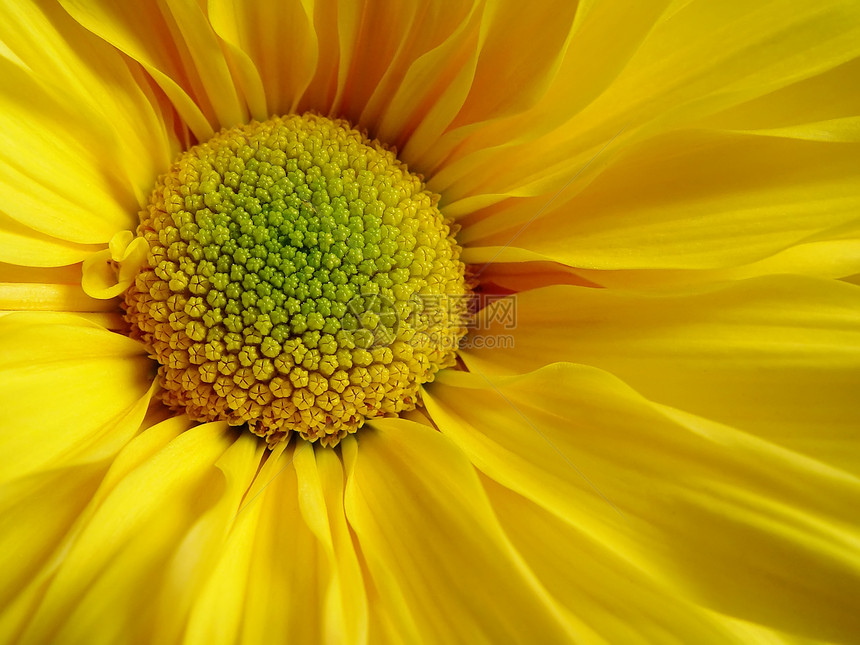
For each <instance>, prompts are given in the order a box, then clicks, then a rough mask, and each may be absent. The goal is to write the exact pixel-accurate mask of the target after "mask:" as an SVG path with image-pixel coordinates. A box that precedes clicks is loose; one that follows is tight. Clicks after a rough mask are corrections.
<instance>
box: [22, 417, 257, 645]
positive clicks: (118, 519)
mask: <svg viewBox="0 0 860 645" xmlns="http://www.w3.org/2000/svg"><path fill="white" fill-rule="evenodd" d="M144 436H145V434H144V435H142V436H141V439H142V438H143V437H144ZM255 443H256V442H254V441H253V440H252V439H251V438H250V437H248V441H243V440H239V441H238V442H234V436H231V433H229V432H225V427H224V425H223V424H209V425H204V426H198V427H196V428H192V429H190V430H188V431H186V432H184V433H182V434H181V435H179V436H178V437H176V438H175V439H173V440H172V441H170V443H168V444H167V445H166V446H163V447H161V448H160V449H158V450H157V452H156V453H155V454H154V455H152V456H149V457H148V458H146V459H145V460H144V461H142V462H141V463H139V464H138V465H137V466H136V467H134V468H133V470H131V471H130V472H128V473H126V474H125V476H124V477H122V478H121V479H120V480H119V481H116V482H115V483H114V484H113V485H112V486H111V488H110V489H109V490H108V491H106V492H105V494H103V495H97V497H96V498H95V499H94V500H93V502H92V503H91V507H90V508H89V509H88V513H87V515H86V516H85V518H84V521H83V522H82V526H81V527H80V530H79V531H77V532H76V534H75V535H74V536H72V539H71V540H70V543H69V544H68V545H67V546H66V548H65V549H64V551H63V553H62V554H60V557H59V558H58V560H57V561H56V563H55V564H54V571H52V572H50V575H49V578H48V583H47V587H46V589H45V591H44V596H43V598H42V599H41V602H40V603H39V606H38V608H37V609H36V611H35V612H34V613H33V615H32V619H31V621H30V622H29V624H28V625H27V627H26V629H25V631H24V633H23V635H22V638H21V642H23V643H40V642H46V641H53V642H81V641H89V642H91V640H92V638H93V637H95V638H97V639H99V641H100V642H117V641H119V640H122V639H123V638H127V637H128V635H129V634H135V635H139V637H140V639H141V640H150V639H148V638H147V635H148V634H151V633H152V632H153V631H155V630H157V629H159V628H164V627H165V623H167V624H170V621H169V620H167V619H163V618H162V617H161V616H159V614H158V613H157V612H155V609H156V608H157V606H158V603H160V602H164V601H165V600H167V599H168V598H172V599H173V600H174V604H173V606H172V607H171V609H172V610H174V611H175V612H176V614H181V613H182V612H183V609H184V607H185V605H186V604H187V599H185V598H184V597H183V595H182V594H183V592H185V593H187V592H189V591H193V590H195V589H196V588H197V587H196V585H195V584H194V583H195V582H196V581H197V580H199V579H200V578H203V579H205V577H206V576H208V575H210V574H211V573H212V569H211V567H210V565H211V558H212V556H213V554H215V553H217V552H218V550H219V547H220V543H222V542H223V540H224V534H225V532H226V531H225V529H226V527H227V526H229V524H230V522H232V519H233V517H234V516H235V512H236V509H237V508H238V504H239V502H240V500H241V494H242V493H243V492H244V490H245V488H244V487H247V485H248V484H249V483H250V478H251V477H253V473H254V471H255V468H256V466H255V464H254V462H253V459H254V453H255V448H254V444H255ZM131 447H132V446H130V448H131ZM249 448H250V449H249ZM222 469H223V472H222ZM106 484H107V482H106ZM243 486H244V487H243ZM200 558H202V559H203V560H204V562H202V563H201V562H200V561H199V559H200ZM50 568H51V567H50V563H49V566H48V569H49V571H50ZM177 588H178V589H179V591H178V592H177ZM176 614H174V616H175V615H176ZM150 642H154V641H152V640H150Z"/></svg>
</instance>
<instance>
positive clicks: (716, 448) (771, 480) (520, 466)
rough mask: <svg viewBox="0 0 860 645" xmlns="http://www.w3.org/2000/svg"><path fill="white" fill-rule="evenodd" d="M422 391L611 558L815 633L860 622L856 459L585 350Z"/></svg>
mask: <svg viewBox="0 0 860 645" xmlns="http://www.w3.org/2000/svg"><path fill="white" fill-rule="evenodd" d="M426 401H427V405H428V410H429V412H430V414H431V416H432V417H433V418H434V420H435V421H436V423H437V424H438V425H439V427H440V429H441V431H442V432H443V434H445V435H446V436H448V437H449V438H451V439H452V440H453V441H454V442H455V443H456V444H457V445H458V446H459V447H460V448H461V449H462V450H464V451H465V452H466V453H467V454H468V455H469V457H470V459H471V460H472V461H473V462H474V463H475V464H476V466H477V467H478V468H479V469H480V470H482V471H483V472H484V473H485V474H486V475H487V476H488V477H490V478H492V479H494V480H496V481H497V482H499V483H500V484H502V485H503V486H505V487H507V488H511V489H512V490H515V491H517V492H518V493H520V494H521V495H523V496H525V497H526V498H528V499H530V500H532V501H533V502H535V503H537V504H539V505H540V506H542V507H543V508H545V509H546V510H547V511H549V512H551V513H553V514H554V515H556V516H557V517H558V518H559V519H561V520H562V521H564V522H566V523H567V524H569V525H570V526H571V527H573V529H574V530H576V531H577V532H578V533H579V536H580V539H582V540H584V541H586V542H589V543H590V546H589V548H590V549H591V550H595V551H596V552H598V553H599V552H600V551H601V550H602V549H606V550H609V551H610V553H609V554H604V555H603V556H602V559H603V560H604V561H606V560H609V561H610V562H611V561H612V560H614V559H615V558H616V557H617V558H620V560H621V563H623V564H624V565H626V568H629V569H631V571H630V575H631V576H632V577H633V579H634V580H635V579H636V578H637V577H638V576H642V577H643V578H644V579H645V580H646V581H651V583H653V584H655V585H657V586H658V588H660V589H662V591H663V593H667V594H669V595H670V596H673V597H680V598H686V599H688V600H689V601H691V602H694V603H696V604H700V605H702V606H704V607H708V608H710V609H713V610H715V611H720V612H725V613H727V614H730V615H733V616H736V617H739V618H741V619H744V620H749V621H752V622H757V623H760V624H763V625H767V626H770V627H773V628H775V629H778V630H784V631H787V632H794V633H798V634H801V635H803V636H808V637H811V638H818V639H821V640H831V639H832V640H835V641H841V640H844V639H846V638H849V637H850V635H851V634H852V633H856V630H857V629H858V627H860V623H858V619H857V615H856V612H854V611H853V598H854V597H855V596H856V594H857V592H858V590H860V533H858V530H857V526H856V522H855V521H854V520H855V519H856V517H855V510H854V509H855V508H856V506H857V502H858V501H860V500H858V498H860V479H858V477H857V476H856V474H848V473H846V472H843V471H840V470H838V469H836V468H833V467H832V466H830V465H827V464H823V463H820V462H816V461H814V460H811V459H808V458H806V457H802V456H800V455H797V454H795V453H792V452H790V451H787V450H784V449H782V448H780V447H777V446H775V445H773V444H770V443H768V442H766V441H763V440H761V439H758V438H756V437H753V436H751V435H748V434H745V433H743V432H739V431H737V430H733V429H731V428H728V427H726V426H721V425H719V424H716V423H713V422H709V421H705V420H703V419H701V418H698V417H694V416H692V415H688V414H684V413H679V412H677V411H675V410H673V409H671V408H666V407H663V406H660V405H656V404H654V403H651V402H650V401H648V400H646V399H645V398H643V397H642V396H641V395H639V394H637V393H636V392H634V391H633V390H632V389H631V388H629V387H628V386H626V385H625V384H624V383H622V382H621V381H620V380H618V379H617V378H615V377H612V376H611V375H609V374H607V373H605V372H602V371H601V370H598V369H596V368H591V367H585V366H581V365H572V364H561V363H559V364H555V365H552V366H550V367H546V368H543V369H541V370H539V371H537V372H533V373H530V374H527V375H524V376H519V377H507V378H496V377H487V376H485V375H482V374H478V373H473V374H466V373H454V372H444V373H442V374H441V375H439V377H438V378H437V382H436V383H434V384H433V385H432V386H430V387H429V388H428V397H427V398H426ZM810 428H813V429H810V430H809V432H810V433H814V426H810ZM616 561H617V560H616ZM576 562H577V561H576V560H573V561H571V564H570V566H571V568H570V570H568V571H567V572H566V573H567V575H568V576H569V578H570V580H571V581H575V580H578V579H579V573H578V571H577V567H576ZM592 562H593V561H591V560H590V561H589V562H588V563H587V564H582V565H580V567H587V566H589V564H591V563H592ZM621 568H622V570H623V569H624V568H625V567H621ZM544 571H545V570H544ZM556 573H557V574H558V575H561V574H562V572H560V571H557V572H556ZM582 575H588V574H587V573H583V574H582ZM598 577H600V576H598ZM595 584H599V583H598V582H595ZM558 585H559V583H555V584H552V585H551V586H552V588H554V589H556V590H558V589H559V586H558ZM614 586H615V585H611V584H610V586H609V588H608V589H607V590H606V591H605V592H603V593H604V597H605V598H607V599H608V598H612V591H613V587H614ZM636 592H637V589H636V588H635V584H634V589H630V590H628V593H630V594H633V593H636ZM593 593H594V594H595V595H598V596H599V594H600V591H599V590H595V591H593ZM642 602H647V601H642ZM616 607H617V605H616ZM641 607H642V605H640V609H641ZM617 611H620V612H623V609H617ZM652 615H653V610H652ZM690 618H692V616H691V617H690ZM701 618H702V619H704V618H705V616H702V617H701ZM620 619H621V620H623V614H622V616H621V617H620ZM706 622H707V621H706ZM693 625H694V621H691V622H690V623H688V624H687V626H682V625H681V624H680V623H676V629H677V630H683V631H686V630H687V629H693V630H695V627H694V626H693ZM723 631H731V630H723V629H721V627H720V623H719V621H714V622H713V631H712V632H709V631H708V629H703V630H702V634H701V635H700V636H699V637H696V638H693V639H692V641H693V642H701V641H706V639H708V638H709V639H710V640H711V641H714V642H726V641H728V642H732V641H731V640H729V639H727V638H726V637H725V636H723V635H721V634H722V632H723ZM688 633H695V632H694V631H693V632H688ZM679 637H680V639H681V640H682V641H686V642H690V639H688V638H685V637H683V636H680V633H679ZM734 640H735V642H744V640H743V639H737V638H736V639H734Z"/></svg>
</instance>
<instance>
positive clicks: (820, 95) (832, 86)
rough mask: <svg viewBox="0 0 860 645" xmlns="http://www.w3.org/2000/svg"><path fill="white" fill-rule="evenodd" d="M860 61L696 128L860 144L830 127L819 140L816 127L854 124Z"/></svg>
mask: <svg viewBox="0 0 860 645" xmlns="http://www.w3.org/2000/svg"><path fill="white" fill-rule="evenodd" d="M858 74H860V58H854V59H853V60H850V61H848V62H847V63H845V64H843V65H839V66H838V67H835V68H833V69H831V70H829V71H827V72H825V73H823V74H819V75H817V76H813V77H811V78H808V79H805V80H802V81H800V82H798V83H793V84H791V85H788V86H786V87H784V88H782V89H779V90H777V91H775V92H770V93H768V94H765V95H764V96H760V97H757V98H755V99H753V100H751V101H747V102H745V103H741V104H740V105H736V106H734V107H732V108H729V109H728V110H724V111H722V112H719V113H717V114H714V115H711V116H709V117H706V118H705V119H702V120H701V121H699V122H697V124H696V125H697V126H699V127H705V128H709V129H717V130H735V131H745V132H757V133H762V134H768V135H770V136H787V137H797V138H815V139H826V140H834V141H856V139H855V138H854V137H851V136H845V135H849V134H850V133H849V132H848V131H846V130H837V129H835V128H833V127H827V128H826V129H825V130H823V131H821V130H819V132H818V133H817V134H816V132H815V130H816V129H817V128H815V124H823V123H827V124H831V126H834V125H835V126H838V124H840V123H842V124H845V125H848V124H850V122H851V121H854V120H856V118H857V115H858V114H860V87H858V86H857V83H854V82H853V81H854V79H856V78H857V75H858Z"/></svg>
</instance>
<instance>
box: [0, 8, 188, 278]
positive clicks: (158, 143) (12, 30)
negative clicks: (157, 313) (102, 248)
mask: <svg viewBox="0 0 860 645" xmlns="http://www.w3.org/2000/svg"><path fill="white" fill-rule="evenodd" d="M0 42H2V44H3V53H4V55H3V56H2V57H0V70H2V72H0V79H2V80H0V103H2V105H1V106H0V108H2V109H0V132H2V135H0V137H2V146H0V149H2V152H0V160H2V163H0V187H2V190H3V195H4V200H3V204H2V210H3V213H4V217H3V219H2V220H0V230H2V234H3V235H4V237H7V236H12V237H13V238H18V239H20V238H25V239H26V241H27V245H26V246H24V247H23V249H22V250H20V251H18V252H17V256H18V257H19V258H20V259H21V260H23V262H24V263H27V264H34V265H37V266H39V265H45V264H54V265H56V264H60V263H62V262H64V261H68V259H72V261H74V260H77V259H80V254H81V251H82V250H84V248H85V246H82V245H88V244H100V243H104V242H107V240H108V239H110V237H111V235H113V233H114V232H115V231H116V230H118V229H122V228H132V227H133V226H134V223H135V219H136V218H135V214H136V211H137V209H138V208H139V206H140V205H141V204H142V203H143V200H144V199H145V198H146V196H147V195H148V193H149V191H150V190H151V186H152V182H153V180H154V178H155V177H156V176H157V175H158V173H159V172H160V170H161V169H162V168H164V167H165V165H166V164H168V163H169V161H170V158H171V156H172V155H173V154H174V152H175V150H176V146H175V144H173V143H172V142H171V136H170V134H169V133H168V126H167V125H166V123H165V117H164V114H163V112H162V108H161V107H160V105H159V103H158V99H157V97H156V96H155V95H154V94H153V92H152V90H151V88H149V87H148V85H147V82H146V79H145V78H144V76H143V75H142V74H141V73H140V71H139V70H135V69H133V68H130V67H129V66H128V65H127V64H126V62H125V61H124V60H123V58H122V56H121V55H120V54H119V53H118V52H117V51H116V50H115V49H113V48H112V47H110V46H109V45H108V44H107V43H104V42H102V41H101V40H99V39H98V38H96V37H94V36H93V35H92V34H90V33H88V32H87V31H86V30H84V29H83V28H81V27H80V25H78V24H76V23H75V22H74V21H73V20H72V19H71V18H69V16H68V15H66V14H65V12H64V11H63V10H62V9H61V8H59V7H58V6H56V5H54V4H53V3H50V2H34V3H24V4H21V3H17V4H14V5H10V4H8V3H7V4H5V5H4V6H3V7H2V8H0ZM7 217H8V218H10V220H12V221H7V220H6V218H7ZM15 222H17V223H18V224H17V225H16V224H15ZM22 227H24V228H23V229H22ZM27 229H32V231H34V232H29V231H28V230H27ZM4 247H5V245H4ZM28 247H29V249H28ZM37 251H45V252H46V255H45V256H43V257H38V258H33V257H32V256H33V255H34V254H35V252H37ZM21 256H23V257H21ZM9 259H10V260H11V259H13V257H10V258H9Z"/></svg>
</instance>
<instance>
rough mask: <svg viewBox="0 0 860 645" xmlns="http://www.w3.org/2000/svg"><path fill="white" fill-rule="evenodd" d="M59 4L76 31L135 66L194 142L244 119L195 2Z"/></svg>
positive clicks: (87, 0) (82, 0)
mask: <svg viewBox="0 0 860 645" xmlns="http://www.w3.org/2000/svg"><path fill="white" fill-rule="evenodd" d="M62 4H63V7H64V8H65V9H66V10H67V11H68V12H69V14H70V15H71V16H72V17H73V18H74V19H75V20H77V21H78V22H79V23H80V24H81V25H82V26H84V27H85V28H87V29H88V30H90V31H91V32H92V33H93V34H95V35H97V36H99V37H101V38H103V39H104V40H106V41H107V42H109V43H110V44H112V45H113V46H114V47H116V48H117V49H118V50H120V51H122V52H123V53H124V54H126V55H128V56H129V57H131V58H132V59H133V60H135V61H137V62H138V63H140V64H141V65H142V66H143V67H144V68H145V69H146V71H147V72H148V73H149V74H150V75H151V76H152V77H153V79H155V82H156V83H158V85H159V86H160V87H161V89H162V90H163V91H164V93H165V94H166V95H167V96H168V97H169V98H170V100H171V102H172V103H173V106H174V107H175V108H176V111H177V112H178V113H179V114H180V115H181V116H182V118H183V120H184V121H185V123H186V124H188V126H189V127H190V128H191V130H192V132H194V134H195V135H196V136H197V138H198V139H201V140H205V139H208V138H209V137H211V136H212V134H213V133H214V132H215V131H217V130H219V129H220V128H221V127H229V126H233V125H237V124H239V123H243V122H244V121H245V120H246V117H247V112H246V108H245V105H244V103H243V101H242V100H241V99H240V97H239V94H238V92H237V85H236V83H235V82H234V80H233V77H232V75H231V72H230V66H229V64H228V61H227V59H226V58H225V55H224V52H223V50H222V49H221V45H220V43H219V41H218V38H217V36H216V35H215V33H214V31H213V30H212V26H211V24H210V23H209V20H208V18H207V16H206V13H205V11H204V10H203V8H202V7H201V6H200V3H198V2H194V1H193V0H170V1H169V2H164V3H159V2H155V1H154V0H146V1H144V2H134V3H128V2H120V3H104V2H92V1H91V0H62Z"/></svg>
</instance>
